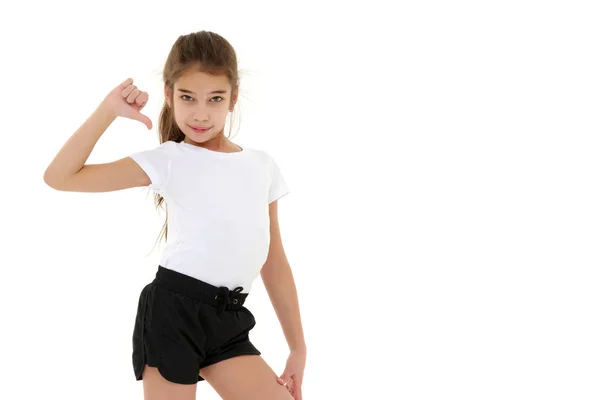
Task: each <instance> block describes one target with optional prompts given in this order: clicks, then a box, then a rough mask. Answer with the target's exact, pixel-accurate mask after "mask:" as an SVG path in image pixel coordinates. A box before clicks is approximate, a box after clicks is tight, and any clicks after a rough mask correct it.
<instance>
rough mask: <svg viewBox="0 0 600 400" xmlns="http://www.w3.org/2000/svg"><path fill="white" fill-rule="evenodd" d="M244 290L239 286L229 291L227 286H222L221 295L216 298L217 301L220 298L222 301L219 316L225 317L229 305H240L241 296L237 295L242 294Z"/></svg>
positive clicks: (220, 288)
mask: <svg viewBox="0 0 600 400" xmlns="http://www.w3.org/2000/svg"><path fill="white" fill-rule="evenodd" d="M242 290H244V288H243V287H241V286H238V287H236V288H235V289H233V290H229V288H228V287H227V286H220V287H219V293H218V294H217V295H216V296H215V300H218V299H219V298H220V299H222V301H221V302H219V306H218V312H217V315H219V316H221V315H223V312H224V311H225V307H226V306H227V305H229V304H238V303H239V296H237V294H238V293H241V292H242Z"/></svg>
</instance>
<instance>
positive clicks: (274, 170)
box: [269, 156, 290, 204]
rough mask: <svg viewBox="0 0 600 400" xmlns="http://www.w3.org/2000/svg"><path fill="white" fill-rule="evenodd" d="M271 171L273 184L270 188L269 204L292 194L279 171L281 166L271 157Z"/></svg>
mask: <svg viewBox="0 0 600 400" xmlns="http://www.w3.org/2000/svg"><path fill="white" fill-rule="evenodd" d="M269 159H270V162H269V165H270V170H271V184H270V186H269V204H271V203H272V202H274V201H275V200H278V199H280V198H282V197H283V196H285V195H286V194H288V193H289V192H290V190H289V188H288V186H287V183H286V181H285V179H284V178H283V175H282V174H281V170H280V169H279V165H277V162H275V160H274V159H273V157H270V156H269Z"/></svg>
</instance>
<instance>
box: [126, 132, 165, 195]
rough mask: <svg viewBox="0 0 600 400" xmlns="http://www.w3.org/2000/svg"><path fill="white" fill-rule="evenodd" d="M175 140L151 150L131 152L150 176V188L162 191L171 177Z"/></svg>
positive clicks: (134, 159)
mask: <svg viewBox="0 0 600 400" xmlns="http://www.w3.org/2000/svg"><path fill="white" fill-rule="evenodd" d="M172 145H173V142H171V141H167V142H164V143H162V144H160V145H159V146H158V147H155V148H154V149H150V150H143V151H138V152H136V153H133V154H130V155H129V157H131V158H132V159H133V161H135V162H136V163H138V165H139V166H140V167H141V168H142V169H143V170H144V172H145V173H146V175H148V177H149V178H150V182H151V183H150V185H149V186H148V187H149V188H151V189H153V190H155V191H157V192H160V191H161V190H162V189H163V188H164V186H165V184H166V182H167V181H168V179H169V171H170V169H171V154H172V149H173V146H172Z"/></svg>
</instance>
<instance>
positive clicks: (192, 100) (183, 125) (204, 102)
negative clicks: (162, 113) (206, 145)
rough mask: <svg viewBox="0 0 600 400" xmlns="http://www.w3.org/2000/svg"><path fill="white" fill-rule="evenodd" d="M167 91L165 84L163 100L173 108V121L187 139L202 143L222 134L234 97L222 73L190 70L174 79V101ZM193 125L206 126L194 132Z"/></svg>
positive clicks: (233, 103)
mask: <svg viewBox="0 0 600 400" xmlns="http://www.w3.org/2000/svg"><path fill="white" fill-rule="evenodd" d="M170 94H171V92H170V90H169V89H168V88H166V87H165V96H166V101H167V103H168V104H169V106H170V107H171V108H173V109H174V113H175V121H176V122H177V125H178V126H179V129H181V131H182V132H183V133H184V134H185V136H186V139H185V141H186V142H190V141H191V142H196V143H203V142H206V141H209V140H211V139H214V138H216V137H217V136H223V131H224V128H225V122H226V117H227V114H228V113H229V110H230V109H233V106H234V105H235V100H236V99H235V98H232V93H231V85H230V84H229V80H228V79H227V77H226V76H225V75H218V76H215V75H210V74H206V73H204V72H197V71H194V72H189V73H187V74H186V75H183V76H181V77H180V78H179V79H178V80H177V82H175V86H174V91H173V102H171V99H170V97H171V96H170ZM192 127H197V128H209V129H208V130H207V131H204V132H196V131H195V130H194V129H192Z"/></svg>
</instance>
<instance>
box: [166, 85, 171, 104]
mask: <svg viewBox="0 0 600 400" xmlns="http://www.w3.org/2000/svg"><path fill="white" fill-rule="evenodd" d="M165 101H166V102H167V105H168V106H169V107H171V89H169V87H168V86H167V85H166V84H165Z"/></svg>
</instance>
